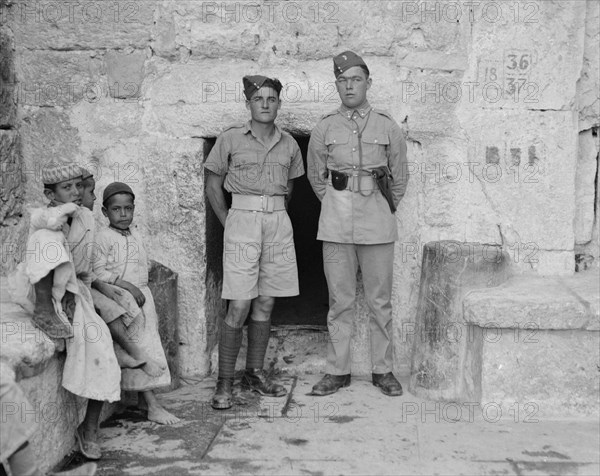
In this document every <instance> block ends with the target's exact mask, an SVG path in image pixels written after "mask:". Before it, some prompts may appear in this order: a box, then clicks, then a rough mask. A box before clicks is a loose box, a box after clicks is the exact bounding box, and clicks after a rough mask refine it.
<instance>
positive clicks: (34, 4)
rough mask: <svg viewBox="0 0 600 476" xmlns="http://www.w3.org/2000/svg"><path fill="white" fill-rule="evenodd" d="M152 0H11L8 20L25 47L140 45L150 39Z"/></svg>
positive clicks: (85, 47)
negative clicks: (106, 0) (117, 0)
mask: <svg viewBox="0 0 600 476" xmlns="http://www.w3.org/2000/svg"><path fill="white" fill-rule="evenodd" d="M156 3H157V2H155V1H152V0H144V1H131V2H104V1H99V0H97V1H96V0H92V1H89V2H85V3H79V2H66V1H55V2H39V1H35V0H23V1H19V2H15V6H14V7H13V9H12V10H13V11H12V12H11V14H10V15H9V16H8V20H9V21H11V23H12V24H13V25H14V29H15V38H16V40H17V42H18V44H19V45H21V46H22V47H23V48H26V49H45V50H63V51H66V50H89V49H94V48H97V49H105V48H107V49H110V48H126V47H128V46H132V47H144V46H146V45H147V43H148V42H149V41H150V38H151V32H152V27H153V20H154V10H155V7H156Z"/></svg>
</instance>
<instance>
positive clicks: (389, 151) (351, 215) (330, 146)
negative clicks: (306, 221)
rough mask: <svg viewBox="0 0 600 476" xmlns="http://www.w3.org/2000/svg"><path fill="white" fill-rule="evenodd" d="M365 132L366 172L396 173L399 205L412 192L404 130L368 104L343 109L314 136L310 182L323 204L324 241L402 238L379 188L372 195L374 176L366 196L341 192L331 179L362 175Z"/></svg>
mask: <svg viewBox="0 0 600 476" xmlns="http://www.w3.org/2000/svg"><path fill="white" fill-rule="evenodd" d="M357 126H358V127H357ZM361 130H362V144H361V145H362V170H363V171H366V172H369V171H371V170H373V169H374V168H376V167H380V166H383V165H387V166H388V167H389V168H390V171H391V173H392V176H393V178H394V183H393V186H392V194H393V197H394V202H395V204H396V205H398V203H399V202H400V200H401V199H402V197H403V196H404V193H405V191H406V185H407V182H408V174H407V164H406V142H405V140H404V135H403V133H402V130H401V129H400V126H398V124H396V122H395V121H394V120H393V119H392V117H391V116H390V115H389V114H387V113H386V112H383V111H380V110H377V109H373V108H372V107H371V106H370V105H369V103H368V102H365V103H364V104H363V105H362V106H361V107H360V108H357V109H356V110H354V109H348V108H346V107H345V106H343V105H342V106H341V107H340V108H339V109H338V110H336V111H332V112H330V113H329V114H326V115H325V116H324V117H323V118H322V119H321V120H320V121H319V123H318V124H317V126H316V127H315V128H314V130H313V131H312V135H311V137H310V142H309V145H308V180H309V181H310V183H311V185H312V187H313V190H314V191H315V194H316V195H317V197H319V199H320V200H321V202H322V203H321V216H320V218H319V231H318V234H317V239H319V240H323V241H331V242H335V243H354V244H378V243H390V242H393V241H396V240H397V239H398V229H397V224H396V217H395V216H394V215H393V214H392V213H391V211H390V208H389V205H388V203H387V201H386V200H385V198H384V197H383V195H382V194H381V193H380V192H379V190H378V189H377V187H376V185H375V190H372V188H373V185H372V182H370V179H369V177H366V180H361V183H362V184H365V186H364V188H363V187H361V189H362V194H361V193H360V192H357V191H350V190H335V189H334V188H333V187H332V185H331V183H330V178H328V176H329V175H330V174H329V173H328V170H337V171H339V172H345V173H347V174H351V173H358V171H359V169H360V157H359V151H360V148H359V139H358V134H359V132H360V131H361ZM363 173H364V172H363ZM369 184H371V185H369Z"/></svg>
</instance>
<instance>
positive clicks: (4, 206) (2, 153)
mask: <svg viewBox="0 0 600 476" xmlns="http://www.w3.org/2000/svg"><path fill="white" fill-rule="evenodd" d="M0 168H1V170H2V178H0V184H1V186H0V223H3V222H4V220H5V219H6V218H7V217H11V216H15V215H19V214H20V213H21V208H22V204H23V198H24V187H23V179H24V176H23V159H22V156H21V143H20V136H19V134H18V132H17V131H14V130H13V131H11V130H0Z"/></svg>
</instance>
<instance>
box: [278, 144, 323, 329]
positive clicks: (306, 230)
mask: <svg viewBox="0 0 600 476" xmlns="http://www.w3.org/2000/svg"><path fill="white" fill-rule="evenodd" d="M294 139H296V141H297V142H298V145H299V146H300V150H301V151H302V159H303V160H304V169H305V170H306V151H307V149H308V141H309V139H310V137H308V136H294ZM320 213H321V202H320V201H319V199H318V198H317V197H316V195H315V194H314V192H313V190H312V187H311V186H310V183H309V181H308V178H307V175H306V174H304V175H303V176H302V177H299V178H297V179H296V180H294V193H293V195H292V200H291V202H290V204H289V209H288V214H289V215H290V219H291V220H292V226H293V227H294V245H295V247H296V261H297V263H298V279H299V281H300V295H299V296H295V297H290V298H278V299H277V301H276V303H275V309H274V310H273V314H272V316H273V317H272V323H273V324H276V325H290V324H294V325H299V324H302V325H325V324H326V323H327V311H328V309H329V294H328V291H327V282H326V281H325V275H324V274H323V252H322V243H321V242H320V241H317V228H318V225H319V214H320Z"/></svg>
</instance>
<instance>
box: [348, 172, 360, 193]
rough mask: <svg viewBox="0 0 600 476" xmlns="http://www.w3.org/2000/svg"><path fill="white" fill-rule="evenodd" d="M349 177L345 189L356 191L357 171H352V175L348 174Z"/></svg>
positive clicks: (358, 178)
mask: <svg viewBox="0 0 600 476" xmlns="http://www.w3.org/2000/svg"><path fill="white" fill-rule="evenodd" d="M349 179H350V180H348V187H347V189H348V190H350V191H351V192H356V191H357V190H358V181H359V180H360V177H359V176H358V172H352V175H350V177H349Z"/></svg>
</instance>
